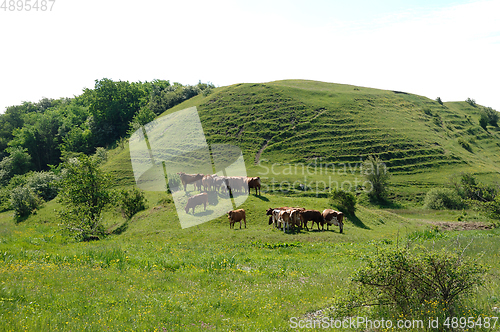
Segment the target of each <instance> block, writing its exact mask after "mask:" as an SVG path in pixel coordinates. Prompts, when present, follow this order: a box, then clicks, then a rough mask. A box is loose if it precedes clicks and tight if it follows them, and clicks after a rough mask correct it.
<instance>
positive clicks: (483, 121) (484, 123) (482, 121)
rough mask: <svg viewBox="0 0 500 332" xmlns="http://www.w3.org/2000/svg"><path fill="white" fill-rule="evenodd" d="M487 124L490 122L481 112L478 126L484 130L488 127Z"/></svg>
mask: <svg viewBox="0 0 500 332" xmlns="http://www.w3.org/2000/svg"><path fill="white" fill-rule="evenodd" d="M489 122H490V120H489V119H488V116H487V115H486V113H484V112H481V117H480V118H479V125H480V126H481V128H483V129H484V130H486V127H487V126H488V123H489Z"/></svg>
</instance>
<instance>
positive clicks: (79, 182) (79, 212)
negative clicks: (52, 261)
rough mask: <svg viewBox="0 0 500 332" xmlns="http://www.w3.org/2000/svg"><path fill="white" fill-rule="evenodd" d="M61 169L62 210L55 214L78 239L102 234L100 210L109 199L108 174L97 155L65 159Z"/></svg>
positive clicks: (108, 202) (106, 204) (105, 205)
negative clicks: (102, 167)
mask: <svg viewBox="0 0 500 332" xmlns="http://www.w3.org/2000/svg"><path fill="white" fill-rule="evenodd" d="M64 168H65V170H64V172H63V173H64V174H63V176H62V180H61V181H60V186H61V191H60V193H59V200H60V202H61V203H62V204H63V206H64V210H62V211H59V213H58V215H59V218H60V220H61V222H62V224H63V226H64V227H65V229H66V230H67V231H68V232H69V233H70V234H72V235H74V236H75V237H76V238H77V239H79V240H89V239H92V238H96V237H97V238H98V237H100V236H102V235H104V226H103V224H102V213H103V211H104V209H105V208H106V207H107V206H108V205H109V204H110V203H111V202H112V194H111V191H110V189H109V187H110V177H109V175H107V174H105V173H103V172H102V170H101V169H100V168H99V161H98V160H97V158H93V157H89V156H85V155H82V156H80V157H79V158H78V159H71V160H68V161H67V162H66V163H64Z"/></svg>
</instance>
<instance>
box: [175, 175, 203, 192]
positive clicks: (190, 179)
mask: <svg viewBox="0 0 500 332" xmlns="http://www.w3.org/2000/svg"><path fill="white" fill-rule="evenodd" d="M177 174H179V176H180V178H181V182H182V185H183V186H184V191H186V187H187V185H188V184H192V185H193V186H194V187H195V188H196V187H198V189H201V179H203V174H199V173H198V174H186V173H184V172H179V173H177Z"/></svg>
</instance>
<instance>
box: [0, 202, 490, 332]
mask: <svg viewBox="0 0 500 332" xmlns="http://www.w3.org/2000/svg"><path fill="white" fill-rule="evenodd" d="M164 195H165V194H160V193H148V196H147V197H148V200H149V205H150V206H149V209H148V210H146V211H143V212H141V213H139V214H138V215H136V216H135V217H134V218H133V219H132V221H131V223H130V224H129V227H128V229H127V230H126V231H125V232H124V233H122V234H121V235H113V236H110V237H109V238H107V239H105V240H102V241H97V242H90V243H74V242H71V241H68V240H67V239H66V238H64V237H62V236H60V235H58V233H57V230H58V226H57V224H56V222H55V221H53V218H51V216H52V214H53V211H54V209H57V208H58V204H57V203H56V202H49V203H47V204H46V206H45V207H44V208H42V209H41V210H40V211H39V212H38V214H37V215H35V216H32V217H30V218H29V219H28V220H26V221H25V222H23V223H20V224H14V222H13V221H12V217H11V215H10V214H9V213H2V214H0V330H5V331H22V330H29V331H31V330H36V331H76V330H88V331H103V330H108V331H137V330H141V331H155V330H156V331H200V330H214V331H269V330H273V329H276V330H277V331H288V330H292V329H291V328H290V324H289V320H290V318H291V317H302V316H304V315H305V314H306V313H308V312H311V311H315V310H318V309H322V308H326V307H329V306H331V305H332V301H333V298H334V297H336V296H341V295H342V292H343V290H344V288H345V285H346V283H347V282H348V280H349V275H350V274H351V273H352V272H353V271H354V270H355V269H356V268H357V267H359V266H360V265H361V264H362V263H363V260H364V257H365V255H370V254H371V253H373V252H374V251H375V250H376V247H377V246H386V245H395V244H396V243H402V242H403V241H404V240H405V239H406V238H407V236H412V238H413V239H414V241H415V242H416V243H422V244H424V245H436V243H438V244H437V245H446V243H448V242H450V243H455V242H456V239H455V238H456V236H459V237H460V239H459V241H461V242H467V241H469V240H470V239H474V240H473V242H472V244H471V246H470V250H468V252H469V253H470V254H471V255H477V254H479V253H483V254H484V256H483V257H482V260H483V261H484V262H486V263H488V264H490V265H493V269H492V273H491V274H490V278H489V281H490V282H489V284H488V288H486V289H484V290H481V291H480V292H479V293H478V295H477V297H476V298H475V301H476V302H475V303H476V306H477V310H478V312H481V313H483V314H489V312H487V311H486V310H487V309H488V308H491V307H493V306H494V305H497V304H498V301H499V298H498V296H497V295H495V294H498V291H499V290H500V288H499V285H498V272H499V259H498V252H499V249H500V248H499V246H500V245H499V241H498V235H499V234H500V232H499V230H498V229H494V230H490V231H481V232H478V231H472V232H468V233H465V232H461V233H459V232H449V233H442V236H440V237H439V238H438V237H433V238H428V239H424V238H422V237H420V238H421V239H419V234H424V233H422V231H423V230H425V229H427V228H428V226H425V225H424V226H422V225H421V224H419V222H417V221H414V220H413V219H406V218H403V217H400V216H399V215H397V214H394V213H391V212H388V211H384V210H370V209H367V208H364V207H359V209H358V212H357V213H356V218H350V219H349V220H347V221H346V226H345V228H344V231H345V233H344V234H339V233H338V228H336V229H335V230H334V231H332V230H330V231H325V232H318V231H317V230H314V231H309V232H307V231H305V230H304V231H300V232H297V233H291V234H283V232H280V231H277V230H273V229H271V228H270V227H269V226H268V223H267V217H266V216H265V213H264V211H265V209H266V208H267V207H270V206H275V205H287V204H289V205H294V206H299V205H300V206H306V207H310V208H316V209H322V208H324V207H326V206H327V204H328V203H327V200H326V199H321V198H307V197H295V198H287V197H282V196H273V195H266V196H261V197H256V196H254V195H251V196H250V197H249V199H248V200H247V202H246V203H245V204H244V206H243V207H244V208H245V209H246V210H247V211H248V222H247V229H242V230H240V229H239V226H236V229H235V230H229V225H228V222H227V219H226V218H225V217H220V218H218V219H216V220H213V221H211V222H208V223H205V224H202V225H200V226H196V227H191V228H187V229H184V230H182V229H181V228H180V225H179V223H178V219H177V216H176V215H175V209H174V207H173V205H172V203H167V204H160V203H157V202H158V200H159V199H160V198H162V197H163V196H164ZM409 213H410V214H411V216H413V217H414V216H415V214H416V213H417V211H410V212H409ZM106 219H107V225H108V226H109V227H116V224H119V223H121V222H122V219H121V217H120V216H119V215H118V214H117V213H113V212H109V213H107V214H106ZM113 225H115V226H113ZM415 236H416V237H415ZM433 243H434V244H433Z"/></svg>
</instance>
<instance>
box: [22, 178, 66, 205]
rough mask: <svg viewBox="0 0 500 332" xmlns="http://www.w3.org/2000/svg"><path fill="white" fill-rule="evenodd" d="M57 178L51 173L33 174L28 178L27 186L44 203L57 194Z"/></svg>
mask: <svg viewBox="0 0 500 332" xmlns="http://www.w3.org/2000/svg"><path fill="white" fill-rule="evenodd" d="M58 180H59V177H58V176H57V175H55V174H54V173H53V172H34V173H33V174H31V175H30V176H29V177H28V180H27V186H28V187H29V188H30V189H31V190H33V192H34V193H36V194H37V195H38V196H39V197H40V198H42V199H43V200H44V201H46V202H47V201H50V200H52V199H54V198H55V197H56V196H57V193H58V192H59V185H58V183H57V182H58Z"/></svg>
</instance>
